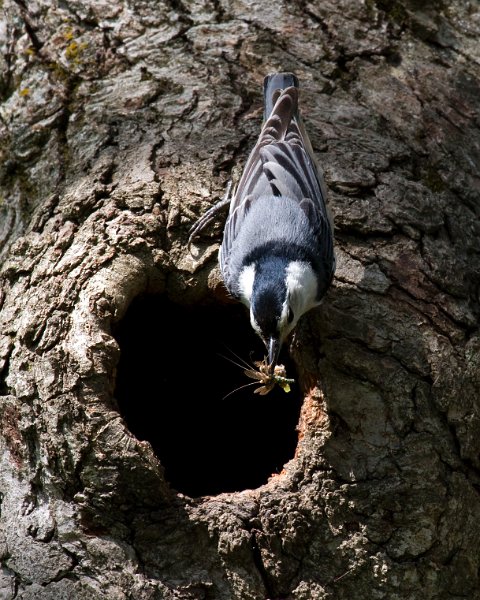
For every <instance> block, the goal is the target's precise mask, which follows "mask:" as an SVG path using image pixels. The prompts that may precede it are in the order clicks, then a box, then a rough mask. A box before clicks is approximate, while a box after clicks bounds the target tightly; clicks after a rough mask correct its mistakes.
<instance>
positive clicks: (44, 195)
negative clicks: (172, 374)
mask: <svg viewBox="0 0 480 600" xmlns="http://www.w3.org/2000/svg"><path fill="white" fill-rule="evenodd" d="M3 12H4V14H3V19H2V21H1V29H0V43H1V45H2V58H1V59H0V60H1V62H0V70H1V85H0V102H1V105H0V138H1V140H2V142H1V145H0V146H1V147H0V153H1V166H0V169H1V170H0V186H1V188H0V189H1V197H0V260H1V288H0V394H1V396H0V422H1V445H2V451H1V465H0V482H1V483H0V491H1V501H2V502H1V521H0V526H1V530H0V553H1V557H2V573H1V579H0V596H1V598H4V599H5V600H10V599H13V598H22V599H35V600H39V599H42V600H43V599H45V600H46V599H59V598H69V599H72V598H74V599H81V598H99V599H101V598H109V599H112V598H113V599H127V598H131V599H135V600H137V599H154V598H155V599H167V600H169V599H182V600H187V599H188V600H193V599H198V600H200V599H207V598H209V599H215V600H231V599H232V598H233V599H239V600H240V599H241V600H248V599H252V600H253V599H255V600H263V599H266V598H269V599H270V600H276V599H279V598H288V599H295V600H320V599H322V600H323V599H327V598H335V599H347V598H348V599H351V598H375V599H382V598H385V599H389V600H392V599H399V600H400V599H402V600H403V599H405V600H406V599H418V598H422V597H423V598H439V599H441V598H449V599H452V598H470V599H473V600H474V599H479V598H480V582H479V567H480V564H479V562H480V497H479V490H480V487H479V486H480V470H479V469H480V458H479V450H480V407H479V392H480V357H479V348H480V337H479V327H478V326H479V307H478V293H479V255H480V243H479V239H480V226H479V220H478V217H479V202H478V199H479V191H480V179H479V167H480V121H479V114H480V113H479V111H480V85H479V81H480V46H479V44H478V39H479V36H480V10H479V6H478V3H476V2H473V1H472V2H469V1H467V0H465V1H463V2H454V1H453V0H443V1H437V2H433V0H432V1H429V2H424V3H418V2H415V1H414V0H401V1H399V2H393V1H391V0H366V1H365V2H357V1H355V0H342V1H341V2H334V1H333V0H322V1H321V0H313V1H312V2H301V1H299V0H298V1H296V2H286V1H282V0H278V1H277V2H275V3H270V4H269V3H256V2H248V1H246V0H234V1H232V2H226V1H225V0H212V1H210V0H205V2H200V1H198V0H179V1H178V0H177V1H175V2H174V1H173V0H170V1H167V2H161V3H148V2H143V1H142V0H132V1H129V2H121V1H120V0H111V1H109V2H106V1H103V0H102V1H100V2H98V1H93V0H65V1H64V2H56V1H53V2H51V1H48V2H47V1H46V0H32V2H28V3H25V4H24V3H23V0H16V1H12V0H5V1H4V3H3ZM275 70H291V71H294V72H295V73H296V74H297V75H298V77H299V79H300V82H301V107H302V110H303V116H304V120H305V122H306V126H307V129H308V131H309V134H310V136H311V139H312V142H313V146H314V149H315V151H316V154H317V157H318V159H319V162H320V164H321V165H323V168H324V171H325V179H326V183H327V187H328V190H329V203H330V206H331V208H332V212H333V214H334V219H335V234H336V254H337V273H336V277H335V281H334V283H333V286H332V288H331V289H330V291H329V293H328V295H327V298H326V300H325V302H324V304H323V305H322V307H321V308H319V309H318V310H315V311H313V312H311V313H310V314H309V315H308V317H307V318H305V319H303V320H302V322H301V323H300V324H299V327H298V330H297V332H296V334H295V336H294V337H293V338H292V341H291V344H290V352H291V355H292V357H293V359H294V361H295V363H296V366H297V371H298V383H299V385H300V386H301V389H302V394H303V405H302V410H301V416H300V421H299V424H298V431H299V439H298V445H297V449H296V452H295V456H293V457H292V459H291V460H290V461H289V462H288V463H287V464H285V466H284V469H283V471H282V473H281V474H279V475H277V476H275V477H272V478H271V479H270V480H269V481H266V482H265V485H263V486H261V487H259V488H257V489H253V490H244V491H239V492H237V493H225V494H219V495H215V496H208V497H198V498H190V497H188V496H185V495H182V494H180V493H177V492H175V490H173V489H172V488H171V486H170V485H169V482H168V480H167V478H166V477H165V473H164V470H163V468H162V465H161V457H160V460H159V458H158V457H157V456H156V455H155V453H154V452H153V450H152V447H151V445H150V444H149V443H148V442H145V441H139V440H137V439H136V438H135V436H134V435H133V434H132V433H131V432H130V431H129V429H128V428H127V426H126V424H125V421H124V419H122V417H121V415H120V413H119V410H118V405H117V403H116V400H115V397H114V388H115V376H116V366H117V363H118V360H119V346H118V343H117V341H116V340H115V338H114V336H113V335H112V331H113V330H114V328H115V326H116V325H117V324H118V323H119V322H120V321H121V320H122V318H123V316H124V315H125V312H126V311H127V308H128V306H129V305H130V303H131V301H132V300H133V299H134V298H135V297H137V296H139V295H140V294H143V293H146V292H155V293H159V294H168V296H169V297H170V299H171V300H172V301H173V302H181V303H184V304H185V303H187V304H192V305H194V304H196V303H202V302H205V301H210V302H217V303H219V305H220V304H221V303H224V302H225V299H224V296H223V295H222V289H221V283H220V276H219V272H218V267H217V263H216V250H217V248H218V243H219V241H220V236H221V223H220V222H219V223H218V224H217V225H216V227H215V228H214V229H213V233H211V239H210V240H208V239H206V238H205V237H204V238H202V239H201V240H200V241H199V242H198V243H196V246H195V248H194V249H193V254H191V253H190V251H189V250H188V248H187V247H186V239H187V235H188V233H187V232H188V229H189V227H190V226H191V225H192V224H193V222H194V221H195V219H196V218H198V217H199V216H200V215H201V214H202V213H203V212H204V211H205V210H206V209H207V208H208V207H209V206H210V205H211V204H212V203H213V202H214V201H215V200H216V199H218V198H219V197H220V196H221V195H222V194H223V190H224V188H225V185H226V182H227V181H228V179H229V177H230V174H231V172H232V171H234V172H235V170H238V169H239V168H240V167H241V165H242V164H243V161H244V160H245V158H246V156H247V153H248V151H249V149H250V148H251V146H252V145H253V143H254V141H255V139H256V136H257V134H258V131H259V128H260V123H261V110H262V96H261V94H262V81H263V77H264V75H265V74H267V73H268V72H271V71H275ZM247 327H248V325H247ZM185 370H186V372H188V365H186V366H185ZM203 385H204V388H205V389H208V376H206V381H205V382H204V383H203ZM178 401H181V390H180V391H179V400H178ZM199 401H200V400H199ZM205 401H206V400H205ZM223 426H224V424H223V423H222V422H221V421H219V422H218V427H219V428H221V427H223ZM246 435H248V432H247V433H246ZM185 451H186V452H193V451H194V449H191V448H185ZM219 451H221V449H219Z"/></svg>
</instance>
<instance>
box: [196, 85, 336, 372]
mask: <svg viewBox="0 0 480 600" xmlns="http://www.w3.org/2000/svg"><path fill="white" fill-rule="evenodd" d="M298 87H299V86H298V79H297V78H296V76H295V75H293V74H292V73H275V74H272V75H268V76H267V77H265V80H264V124H263V127H262V130H261V132H260V136H259V138H258V141H257V143H256V144H255V147H254V148H253V150H252V151H251V153H250V156H249V157H248V160H247V163H246V165H245V168H244V170H243V173H242V176H241V178H240V181H239V183H238V186H237V188H236V190H235V191H234V193H233V195H232V197H231V198H230V197H229V192H227V197H226V198H225V199H224V200H223V201H222V202H220V203H219V204H217V205H215V206H214V207H213V208H211V209H210V210H209V211H207V213H205V215H204V216H203V217H202V218H201V219H200V221H198V223H197V224H196V225H195V226H194V227H193V228H192V230H191V232H190V239H191V238H192V237H193V236H194V235H196V234H197V233H198V232H199V231H200V230H201V229H203V227H204V226H205V225H206V224H207V223H208V222H210V221H211V219H212V217H213V215H214V214H215V213H216V212H217V211H218V209H219V208H222V207H223V206H225V205H226V204H230V208H229V214H228V218H227V221H226V223H225V228H224V234H223V242H222V245H221V248H220V251H219V263H220V269H221V273H222V277H223V280H224V283H225V286H226V288H227V290H228V291H229V293H230V294H231V295H232V296H234V297H235V298H237V299H238V300H240V301H241V302H243V303H244V304H245V305H246V306H247V307H248V308H249V309H250V322H251V324H252V327H253V329H254V330H255V331H256V332H257V333H258V335H259V336H260V337H261V338H262V340H263V342H264V343H265V346H266V347H267V351H268V361H269V363H270V365H271V368H272V369H273V367H274V365H275V364H276V362H277V360H278V355H279V352H280V348H281V346H282V344H283V342H284V341H285V339H286V338H287V336H288V334H289V333H290V332H291V331H292V330H293V329H294V327H295V325H296V324H297V322H298V320H299V319H300V317H301V316H302V315H303V314H305V313H306V312H307V311H309V310H310V309H312V308H313V307H315V306H318V304H319V303H320V301H321V299H322V297H323V296H324V294H325V292H326V291H327V289H328V287H329V286H330V283H331V281H332V278H333V274H334V272H335V256H334V250H333V223H332V220H331V217H330V215H329V212H328V209H327V205H326V191H325V185H324V182H323V177H322V174H321V171H320V169H319V168H318V166H317V164H316V161H315V158H314V155H313V150H312V146H311V143H310V140H309V138H308V135H307V133H306V131H305V129H304V126H303V124H302V121H301V118H300V114H299V110H298Z"/></svg>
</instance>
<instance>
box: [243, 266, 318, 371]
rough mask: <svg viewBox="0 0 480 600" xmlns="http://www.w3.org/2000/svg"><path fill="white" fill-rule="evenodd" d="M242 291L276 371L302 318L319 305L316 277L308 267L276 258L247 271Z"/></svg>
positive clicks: (247, 268)
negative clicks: (282, 349)
mask: <svg viewBox="0 0 480 600" xmlns="http://www.w3.org/2000/svg"><path fill="white" fill-rule="evenodd" d="M240 289H241V291H242V299H243V300H244V302H245V304H247V306H249V308H250V322H251V324H252V327H253V329H254V330H255V331H256V332H257V333H258V335H259V336H260V337H261V338H262V340H263V342H264V344H265V346H266V348H267V352H268V362H269V364H270V366H271V368H272V369H273V367H274V366H275V365H276V363H277V361H278V356H279V354H280V349H281V347H282V344H283V343H284V341H285V340H286V339H287V337H288V335H289V334H290V332H291V331H292V330H293V329H294V328H295V326H296V324H297V322H298V320H299V319H300V317H301V316H302V315H303V314H304V313H305V312H307V311H308V310H310V309H311V308H313V307H314V306H316V305H317V304H318V302H317V300H316V296H317V279H316V277H315V274H314V272H313V270H312V268H311V267H310V265H309V264H308V263H305V262H300V261H285V260H282V259H278V258H272V259H271V260H268V261H263V262H262V263H254V264H251V265H249V266H248V267H246V268H245V269H244V271H243V273H242V277H241V278H240Z"/></svg>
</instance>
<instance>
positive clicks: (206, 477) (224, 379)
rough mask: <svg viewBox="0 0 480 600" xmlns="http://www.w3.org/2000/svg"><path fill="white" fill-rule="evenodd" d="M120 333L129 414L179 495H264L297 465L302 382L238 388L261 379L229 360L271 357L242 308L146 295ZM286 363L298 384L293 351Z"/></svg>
mask: <svg viewBox="0 0 480 600" xmlns="http://www.w3.org/2000/svg"><path fill="white" fill-rule="evenodd" d="M114 335H115V338H116V339H117V341H118V343H119V345H120V350H121V357H120V362H119V364H118V367H117V380H116V389H115V397H116V399H117V401H118V405H119V409H120V412H121V414H122V416H123V418H124V419H125V422H126V424H127V426H128V428H129V429H130V431H131V432H132V433H133V434H134V435H135V436H136V437H137V438H138V439H140V440H148V441H149V442H150V444H151V445H152V447H153V450H154V451H155V453H156V455H157V456H158V458H159V459H160V461H161V463H162V465H163V467H164V468H165V476H166V478H167V480H168V482H169V483H170V485H171V486H172V487H173V488H174V489H175V490H177V491H178V492H181V493H184V494H187V495H189V496H203V495H213V494H218V493H221V492H234V491H240V490H243V489H251V488H256V487H258V486H260V485H263V484H264V483H266V482H267V479H268V478H269V477H270V475H272V474H274V473H279V472H280V471H281V470H282V468H283V465H284V464H285V463H286V462H287V461H289V460H290V459H291V458H293V456H294V452H295V448H296V445H297V431H296V426H297V423H298V419H299V413H300V407H301V395H300V391H299V388H298V384H294V385H293V386H292V390H291V391H290V392H289V393H285V392H284V391H283V390H281V389H280V388H279V387H278V386H277V387H276V388H275V389H274V390H273V391H271V392H270V393H269V394H268V395H266V396H260V395H258V394H254V389H255V387H256V386H255V385H253V386H249V387H246V388H243V389H238V390H237V388H242V386H244V385H245V384H247V383H250V382H251V381H252V380H251V379H248V378H247V377H246V375H245V374H244V370H243V368H240V367H238V366H236V365H234V364H232V363H231V362H230V361H229V360H228V359H231V360H233V361H235V362H240V361H238V359H237V358H236V357H235V356H234V354H233V353H235V354H237V355H238V356H239V357H241V358H242V359H244V360H247V361H248V362H249V363H250V364H252V361H253V360H261V359H263V357H264V354H265V352H264V350H265V349H264V346H263V344H262V343H261V341H260V340H259V339H258V338H257V336H256V335H255V334H254V332H253V331H252V329H251V327H250V323H249V320H248V314H247V311H246V309H245V308H244V307H243V306H241V305H226V306H222V305H215V306H213V305H209V306H180V305H178V304H175V303H173V302H171V301H169V300H168V299H167V298H166V297H165V296H158V295H149V296H148V295H147V296H140V297H138V298H136V299H135V300H134V301H133V302H132V304H131V305H130V307H129V309H128V311H127V313H126V315H125V317H124V318H123V319H122V321H121V322H120V323H119V324H118V326H117V327H116V329H115V331H114ZM280 362H281V363H282V364H284V365H285V367H286V369H287V376H288V377H292V378H295V377H296V372H295V367H294V364H293V362H292V361H291V359H290V358H289V356H288V353H287V351H286V350H285V349H283V350H282V354H281V355H280ZM234 390H237V391H234ZM230 392H233V393H231V394H230ZM229 394H230V395H229Z"/></svg>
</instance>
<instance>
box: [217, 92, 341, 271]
mask: <svg viewBox="0 0 480 600" xmlns="http://www.w3.org/2000/svg"><path fill="white" fill-rule="evenodd" d="M271 196H275V197H278V201H279V202H281V201H282V197H287V198H290V199H293V200H295V201H296V202H298V204H299V205H300V206H301V208H302V209H303V211H304V213H305V214H306V216H307V218H308V221H309V224H310V226H311V228H312V230H313V231H314V232H315V234H316V239H317V240H318V248H316V249H313V248H312V251H313V252H316V253H318V254H317V256H318V259H319V260H321V261H322V263H323V264H324V265H325V267H326V269H327V271H328V270H331V271H332V275H333V271H334V268H335V262H334V255H333V235H332V233H333V226H332V222H331V218H330V215H329V213H328V209H327V206H326V202H325V199H326V193H325V187H324V183H323V178H322V176H321V173H320V172H319V169H318V166H317V165H316V162H315V159H314V156H313V150H312V147H311V144H310V140H309V138H308V135H307V133H306V131H305V129H304V127H303V124H302V122H301V119H300V116H299V114H298V89H297V88H296V87H293V86H292V87H288V88H286V89H284V90H277V91H276V101H275V104H274V107H273V109H272V112H271V115H270V116H269V118H268V119H267V120H266V122H265V124H264V125H263V127H262V131H261V132H260V136H259V138H258V141H257V143H256V145H255V147H254V148H253V150H252V152H251V153H250V156H249V157H248V160H247V163H246V165H245V169H244V171H243V174H242V177H241V178H240V181H239V184H238V187H237V189H236V191H235V194H234V196H233V198H232V200H231V203H230V211H229V215H228V218H227V221H226V224H225V229H224V237H223V243H222V248H221V251H220V266H221V269H222V273H223V275H224V279H225V280H226V281H227V280H228V274H229V273H228V268H229V267H228V257H229V255H230V252H231V248H232V245H233V244H234V243H235V239H236V238H237V235H238V232H239V230H240V228H241V227H242V223H243V221H244V219H245V217H246V215H247V214H248V212H249V210H250V208H251V206H252V203H254V202H255V201H256V199H258V198H261V197H271Z"/></svg>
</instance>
